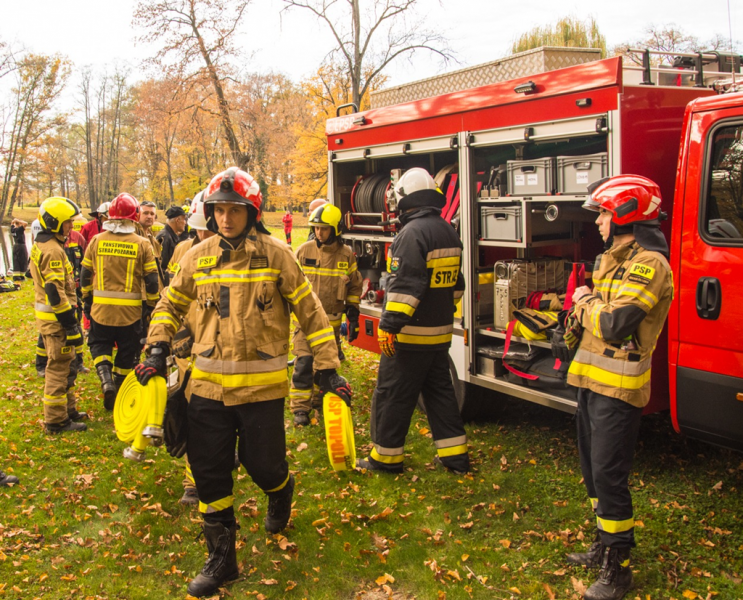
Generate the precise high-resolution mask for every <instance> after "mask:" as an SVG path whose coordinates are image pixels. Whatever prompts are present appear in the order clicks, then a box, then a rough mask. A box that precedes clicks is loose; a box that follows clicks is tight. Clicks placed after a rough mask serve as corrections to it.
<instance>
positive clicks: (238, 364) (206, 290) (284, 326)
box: [147, 229, 340, 406]
mask: <svg viewBox="0 0 743 600" xmlns="http://www.w3.org/2000/svg"><path fill="white" fill-rule="evenodd" d="M179 266H180V268H179V270H178V273H177V275H176V276H175V278H174V279H173V280H172V281H171V282H170V286H169V287H168V288H167V289H166V290H165V291H164V292H163V294H162V297H161V298H160V302H158V304H157V307H156V308H155V311H154V313H153V315H152V321H151V323H150V329H149V335H148V337H147V343H148V344H155V343H157V342H167V343H170V342H171V340H172V338H173V335H175V333H176V331H177V330H178V329H179V328H180V325H181V318H182V317H183V316H185V315H186V314H188V315H189V327H190V329H191V332H192V335H193V340H194V345H193V348H192V351H191V352H192V358H193V367H192V370H191V392H192V393H193V394H197V395H199V396H202V397H204V398H211V399H212V400H218V401H221V402H223V403H224V404H225V405H228V406H231V405H238V404H247V403H250V402H261V401H265V400H273V399H276V398H282V397H285V396H286V395H287V394H288V392H289V381H288V371H287V368H286V364H287V358H288V353H289V327H290V315H291V313H294V316H295V317H296V319H297V321H298V322H299V324H300V326H301V328H302V331H304V332H305V334H306V336H307V340H308V341H309V344H310V347H311V348H312V351H313V354H314V359H315V366H316V368H317V369H318V370H322V369H337V368H338V367H339V366H340V362H339V361H338V349H337V346H336V343H335V335H334V333H333V328H332V327H331V326H330V324H329V322H328V317H327V316H326V314H325V311H324V310H323V308H322V306H321V305H320V301H319V300H318V298H317V296H316V295H315V294H314V293H313V292H312V287H311V286H310V283H309V282H308V281H307V278H306V277H305V276H304V273H302V270H301V269H300V268H299V264H298V263H297V260H296V258H295V256H294V254H293V253H292V251H291V249H290V248H289V247H288V246H287V245H286V244H284V243H283V242H279V241H278V240H276V239H274V238H272V237H271V236H270V235H266V234H263V233H257V232H256V230H255V229H253V230H251V232H250V235H248V236H247V237H246V238H245V239H244V240H242V241H240V242H239V244H238V245H237V247H233V246H232V244H230V242H229V241H227V240H226V239H224V238H222V237H221V236H219V235H217V236H214V237H211V238H209V239H207V240H204V241H203V242H201V243H199V244H198V245H196V246H194V247H193V248H192V249H191V250H189V251H188V252H187V253H186V254H185V256H183V258H182V259H181V260H180V262H179ZM193 302H196V303H197V310H196V311H192V312H190V313H189V307H190V306H191V303H193Z"/></svg>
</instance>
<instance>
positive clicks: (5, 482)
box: [0, 471, 20, 487]
mask: <svg viewBox="0 0 743 600" xmlns="http://www.w3.org/2000/svg"><path fill="white" fill-rule="evenodd" d="M19 481H20V480H19V479H18V477H16V476H15V475H6V474H5V473H3V472H2V471H0V487H8V486H12V485H17V484H18V483H19Z"/></svg>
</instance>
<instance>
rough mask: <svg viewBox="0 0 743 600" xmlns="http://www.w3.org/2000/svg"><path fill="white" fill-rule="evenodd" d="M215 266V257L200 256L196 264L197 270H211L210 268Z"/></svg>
mask: <svg viewBox="0 0 743 600" xmlns="http://www.w3.org/2000/svg"><path fill="white" fill-rule="evenodd" d="M216 266H217V257H216V256H200V257H199V260H198V262H197V263H196V268H197V269H211V268H212V267H216Z"/></svg>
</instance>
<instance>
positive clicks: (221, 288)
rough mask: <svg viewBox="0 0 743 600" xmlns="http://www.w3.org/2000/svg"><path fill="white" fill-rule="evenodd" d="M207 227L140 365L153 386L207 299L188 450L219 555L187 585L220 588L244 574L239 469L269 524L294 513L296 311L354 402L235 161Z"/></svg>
mask: <svg viewBox="0 0 743 600" xmlns="http://www.w3.org/2000/svg"><path fill="white" fill-rule="evenodd" d="M204 198H205V214H206V218H207V226H208V227H209V229H211V230H212V231H215V232H217V233H218V235H216V236H214V237H212V238H210V239H208V240H205V241H203V242H201V243H199V244H198V245H197V246H195V247H194V248H192V249H191V250H190V251H188V252H187V253H186V255H185V256H184V257H183V258H182V259H181V260H180V261H179V267H180V268H179V269H178V273H177V274H176V276H175V278H174V279H173V281H172V282H171V283H170V287H168V288H167V290H166V291H165V292H164V293H163V295H162V297H161V299H160V302H159V303H158V305H157V307H156V308H155V311H154V313H153V315H152V321H151V324H150V329H149V335H148V338H147V343H148V345H149V346H148V350H147V353H148V357H147V359H146V360H145V361H144V363H142V364H140V365H138V366H137V367H136V370H135V372H136V373H137V378H138V380H139V382H140V383H141V384H142V385H145V384H146V383H147V382H148V381H149V379H150V378H151V377H152V376H154V375H161V376H165V374H166V359H167V357H168V355H169V354H170V348H171V343H172V340H173V336H174V335H175V333H176V332H177V330H178V329H179V328H180V325H181V318H182V317H183V316H185V315H186V314H189V307H190V306H191V305H192V304H193V303H196V304H197V306H198V310H197V311H195V313H194V314H195V318H194V319H193V320H191V317H190V314H189V325H190V327H191V329H192V335H193V347H192V358H193V361H194V362H193V367H192V371H191V381H190V386H191V388H190V393H191V397H190V401H189V404H188V411H187V412H188V417H187V421H188V424H187V427H188V439H187V444H186V450H187V452H188V458H189V461H190V463H191V470H192V472H193V476H194V480H195V482H196V488H197V490H198V493H199V511H200V512H201V513H202V515H203V518H204V522H203V531H204V537H205V539H206V544H207V548H208V549H209V556H208V558H207V560H206V563H205V564H204V567H203V569H202V571H201V573H200V574H199V575H197V576H196V578H195V579H194V580H193V581H191V583H190V584H189V586H188V593H189V594H191V595H192V596H197V597H203V596H209V595H212V594H214V593H215V592H216V591H217V589H218V588H219V587H220V586H221V585H222V584H224V583H225V582H227V581H231V580H234V579H235V578H237V576H238V574H239V572H238V565H237V557H236V548H235V543H236V537H237V528H238V525H237V522H236V519H235V511H234V508H233V502H234V496H233V479H232V469H233V467H234V462H235V444H236V443H237V447H238V456H239V459H240V462H241V463H242V465H243V466H244V467H245V469H246V470H247V472H248V474H249V475H250V477H251V478H252V479H253V481H254V482H255V483H256V485H257V486H258V487H260V488H261V489H262V490H263V491H264V492H265V493H266V495H267V496H268V510H267V514H266V518H265V522H264V525H265V529H266V531H268V532H269V533H278V532H279V531H281V530H282V529H283V528H284V527H286V525H287V524H288V522H289V518H290V517H291V506H292V497H293V492H294V477H293V476H292V475H291V474H290V473H289V465H288V463H287V461H286V438H285V432H284V398H285V397H286V395H287V393H288V391H289V386H288V376H287V368H286V364H287V358H288V352H289V326H290V313H293V314H294V316H295V317H296V319H297V320H298V321H299V324H300V326H301V327H302V330H303V331H304V332H305V333H306V335H307V339H308V340H310V345H311V348H312V354H313V357H314V361H315V366H316V368H317V369H318V378H319V385H320V388H321V389H322V390H323V391H326V392H327V391H332V392H334V393H336V394H338V395H339V396H341V397H343V398H344V399H345V400H346V401H347V402H350V396H351V390H350V387H349V385H348V382H346V380H345V379H343V378H342V377H340V376H339V375H338V374H337V372H336V369H337V368H338V367H339V366H340V362H339V361H338V350H337V347H336V343H335V336H334V335H333V328H332V327H331V326H330V323H329V322H328V318H327V316H326V315H325V311H323V309H322V306H321V304H320V301H319V300H318V299H317V296H316V295H315V294H314V293H313V292H312V288H311V286H310V284H309V282H308V281H307V279H306V277H305V276H304V274H303V273H302V271H301V269H300V268H299V265H298V264H297V261H296V258H295V257H294V254H293V253H292V251H291V249H290V248H289V247H288V246H287V245H286V244H284V243H282V242H279V241H277V240H276V239H274V238H272V237H271V236H270V234H269V233H268V230H267V229H266V228H265V226H264V225H263V223H262V221H261V205H262V196H261V192H260V188H259V186H258V183H257V182H256V181H255V180H254V179H253V177H251V176H250V174H248V173H247V172H245V171H242V170H240V169H238V168H237V167H231V168H229V169H227V170H226V171H224V172H222V173H220V174H219V175H217V176H216V177H214V179H212V181H211V183H210V184H209V186H208V187H207V189H206V191H205V193H204Z"/></svg>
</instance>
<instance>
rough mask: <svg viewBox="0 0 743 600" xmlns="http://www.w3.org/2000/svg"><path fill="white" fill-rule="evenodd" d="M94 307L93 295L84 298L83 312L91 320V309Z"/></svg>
mask: <svg viewBox="0 0 743 600" xmlns="http://www.w3.org/2000/svg"><path fill="white" fill-rule="evenodd" d="M91 308H93V297H92V296H88V297H87V298H85V299H84V300H83V314H84V315H85V318H86V319H88V321H90V309H91Z"/></svg>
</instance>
